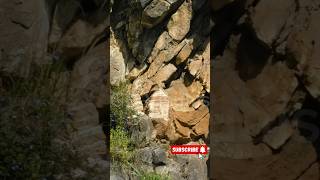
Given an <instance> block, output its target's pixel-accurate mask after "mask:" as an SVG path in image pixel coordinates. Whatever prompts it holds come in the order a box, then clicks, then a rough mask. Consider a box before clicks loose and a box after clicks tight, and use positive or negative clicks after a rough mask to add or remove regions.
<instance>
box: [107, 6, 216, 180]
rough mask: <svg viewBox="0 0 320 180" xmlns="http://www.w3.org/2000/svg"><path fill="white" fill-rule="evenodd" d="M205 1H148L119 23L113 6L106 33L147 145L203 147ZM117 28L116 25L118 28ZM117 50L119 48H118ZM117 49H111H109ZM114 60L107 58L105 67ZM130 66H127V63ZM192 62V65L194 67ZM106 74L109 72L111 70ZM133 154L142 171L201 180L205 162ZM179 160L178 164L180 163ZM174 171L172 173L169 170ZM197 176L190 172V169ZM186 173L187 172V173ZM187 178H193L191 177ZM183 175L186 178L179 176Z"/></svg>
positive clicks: (206, 42) (206, 61) (206, 113)
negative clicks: (145, 126)
mask: <svg viewBox="0 0 320 180" xmlns="http://www.w3.org/2000/svg"><path fill="white" fill-rule="evenodd" d="M208 3H209V2H207V1H199V0H152V1H140V3H138V4H137V5H136V6H132V7H130V9H131V10H129V11H130V12H132V13H131V14H130V15H125V16H123V17H122V18H119V17H120V16H121V15H122V14H121V10H122V8H123V7H125V3H124V2H115V4H114V9H113V15H112V17H111V19H114V21H113V24H112V21H111V24H112V26H111V29H112V31H113V32H114V34H115V36H114V37H115V39H119V40H118V42H123V43H124V44H125V45H124V46H121V47H120V48H119V49H120V50H121V52H122V53H123V54H125V56H126V57H127V58H124V59H126V60H129V61H126V60H125V61H123V60H121V61H119V62H125V65H126V68H122V69H126V70H125V73H121V74H126V76H125V77H126V79H127V80H130V82H131V89H130V92H131V94H133V95H134V103H135V104H139V109H141V108H140V107H141V106H140V102H142V105H143V112H142V114H143V113H144V114H145V115H147V116H148V117H149V121H150V122H152V124H153V128H154V129H153V132H152V135H151V138H152V139H151V140H152V141H153V142H156V143H157V145H156V146H159V145H160V146H161V144H165V143H167V144H166V145H168V144H185V143H189V142H192V141H199V140H200V141H201V140H202V142H203V141H205V142H208V134H209V107H208V102H205V101H208V98H207V97H208V96H209V93H210V38H209V35H210V29H211V28H212V23H210V19H209V8H208V5H209V4H208ZM120 22H121V23H120ZM118 47H119V46H118ZM115 49H117V47H115ZM112 61H114V63H115V64H116V63H117V61H118V60H117V58H111V64H113V62H112ZM132 62H133V63H132ZM194 62H196V63H197V64H195V63H194ZM111 68H112V67H111ZM150 148H152V147H143V148H141V149H140V150H139V151H140V153H141V154H143V155H142V156H141V159H142V160H143V161H144V162H143V163H144V165H143V168H144V169H145V170H147V171H155V172H158V173H165V174H168V173H169V174H170V175H172V178H175V179H176V178H177V179H180V178H182V177H185V178H187V179H195V178H196V179H206V171H204V170H205V167H206V164H205V162H206V161H203V160H200V159H197V158H196V157H193V158H191V159H188V158H187V159H185V160H182V159H183V158H179V157H177V158H176V159H175V158H172V157H167V156H168V154H166V153H163V151H164V150H163V148H160V149H158V150H151V151H153V152H154V153H150ZM148 151H149V152H148ZM179 159H181V162H180V160H179ZM174 166H176V167H175V168H174V169H171V167H174ZM200 167H201V168H203V170H202V169H201V171H199V172H196V171H195V170H194V171H193V170H192V169H193V168H195V169H197V170H200V169H199V168H200ZM188 171H190V172H188ZM191 172H193V173H191ZM183 173H185V174H186V175H183Z"/></svg>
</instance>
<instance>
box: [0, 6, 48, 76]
mask: <svg viewBox="0 0 320 180" xmlns="http://www.w3.org/2000/svg"><path fill="white" fill-rule="evenodd" d="M0 4H1V11H0V21H1V23H0V35H1V36H0V42H1V44H0V49H1V53H0V69H1V71H2V72H5V73H12V74H14V75H15V76H17V75H18V76H21V77H26V76H27V75H28V73H29V69H30V66H31V64H32V63H36V64H39V65H40V64H44V63H47V62H45V59H46V52H47V42H48V35H49V31H50V29H49V26H50V23H49V14H48V13H47V11H46V4H45V2H44V1H41V0H36V1H21V2H20V3H16V2H14V1H2V2H1V3H0Z"/></svg>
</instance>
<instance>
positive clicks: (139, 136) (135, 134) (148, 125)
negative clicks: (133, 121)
mask: <svg viewBox="0 0 320 180" xmlns="http://www.w3.org/2000/svg"><path fill="white" fill-rule="evenodd" d="M138 118H139V122H138V124H137V125H134V126H133V127H131V130H130V131H131V138H132V139H133V141H134V142H136V144H139V145H140V147H143V145H145V144H147V143H148V142H149V141H150V140H151V139H152V138H153V137H152V133H153V130H154V128H153V124H152V121H151V119H150V118H149V117H148V116H147V115H145V114H139V116H138Z"/></svg>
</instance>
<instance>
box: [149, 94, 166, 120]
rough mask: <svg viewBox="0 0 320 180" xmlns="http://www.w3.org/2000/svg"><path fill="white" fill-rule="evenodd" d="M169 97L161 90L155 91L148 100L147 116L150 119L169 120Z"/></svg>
mask: <svg viewBox="0 0 320 180" xmlns="http://www.w3.org/2000/svg"><path fill="white" fill-rule="evenodd" d="M169 105H170V103H169V97H168V95H167V93H166V92H165V91H164V90H163V89H161V88H160V89H159V90H157V91H155V92H154V93H153V94H152V95H151V96H150V98H149V100H148V104H147V107H148V116H149V117H150V118H151V119H161V120H165V121H168V120H169Z"/></svg>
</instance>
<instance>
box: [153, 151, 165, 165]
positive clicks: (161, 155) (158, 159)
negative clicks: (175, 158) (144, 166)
mask: <svg viewBox="0 0 320 180" xmlns="http://www.w3.org/2000/svg"><path fill="white" fill-rule="evenodd" d="M152 155H153V161H152V163H153V164H155V165H165V164H166V163H167V153H166V151H165V150H164V149H162V148H156V149H154V150H153V153H152Z"/></svg>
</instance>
